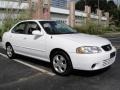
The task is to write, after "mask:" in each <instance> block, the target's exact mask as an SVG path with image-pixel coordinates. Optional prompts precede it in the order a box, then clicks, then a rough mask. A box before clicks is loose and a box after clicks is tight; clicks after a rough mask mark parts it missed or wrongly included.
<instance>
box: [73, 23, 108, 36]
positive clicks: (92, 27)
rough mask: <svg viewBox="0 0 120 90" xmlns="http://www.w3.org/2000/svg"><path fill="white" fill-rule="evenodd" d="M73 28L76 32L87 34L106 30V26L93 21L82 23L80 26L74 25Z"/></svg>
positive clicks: (100, 32) (101, 32)
mask: <svg viewBox="0 0 120 90" xmlns="http://www.w3.org/2000/svg"><path fill="white" fill-rule="evenodd" d="M75 29H76V30H77V31H78V32H81V33H88V34H103V33H105V32H106V31H107V30H106V29H107V28H105V27H104V26H101V25H96V24H94V23H88V24H84V25H81V26H75Z"/></svg>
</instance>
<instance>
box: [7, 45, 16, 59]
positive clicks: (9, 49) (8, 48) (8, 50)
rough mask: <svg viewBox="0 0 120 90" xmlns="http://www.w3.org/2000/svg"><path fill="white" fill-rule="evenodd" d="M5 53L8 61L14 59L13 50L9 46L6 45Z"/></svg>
mask: <svg viewBox="0 0 120 90" xmlns="http://www.w3.org/2000/svg"><path fill="white" fill-rule="evenodd" d="M6 53H7V56H8V58H10V59H13V58H15V53H14V50H13V48H12V46H11V45H10V44H8V45H6Z"/></svg>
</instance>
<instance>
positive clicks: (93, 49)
mask: <svg viewBox="0 0 120 90" xmlns="http://www.w3.org/2000/svg"><path fill="white" fill-rule="evenodd" d="M100 52H101V49H100V48H99V47H96V46H83V47H78V48H77V49H76V53H79V54H93V53H100Z"/></svg>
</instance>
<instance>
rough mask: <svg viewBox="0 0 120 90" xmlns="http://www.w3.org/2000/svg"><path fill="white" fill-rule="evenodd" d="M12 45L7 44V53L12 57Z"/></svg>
mask: <svg viewBox="0 0 120 90" xmlns="http://www.w3.org/2000/svg"><path fill="white" fill-rule="evenodd" d="M12 51H13V50H12V47H11V46H7V55H8V56H9V57H12Z"/></svg>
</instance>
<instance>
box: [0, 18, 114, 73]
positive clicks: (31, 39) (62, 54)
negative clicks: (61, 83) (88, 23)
mask: <svg viewBox="0 0 120 90" xmlns="http://www.w3.org/2000/svg"><path fill="white" fill-rule="evenodd" d="M2 45H3V47H4V48H5V49H6V52H7V56H8V57H9V58H10V59H13V58H15V56H16V54H21V55H24V56H28V57H32V58H36V59H39V60H43V61H47V62H50V63H51V65H52V68H53V71H54V72H56V73H57V74H59V75H68V74H70V72H71V71H72V70H73V69H79V70H89V71H93V70H99V69H103V68H106V67H108V66H110V65H112V64H113V63H114V61H115V58H116V49H115V48H114V47H113V46H112V44H111V42H110V41H109V40H107V39H105V38H101V37H98V36H95V35H88V34H82V33H78V32H76V31H75V30H73V29H72V28H70V27H69V26H67V25H65V24H62V23H59V22H56V21H47V20H26V21H21V22H19V23H17V24H16V25H15V26H13V27H12V28H11V29H10V30H9V31H8V32H6V33H4V35H3V38H2Z"/></svg>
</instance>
